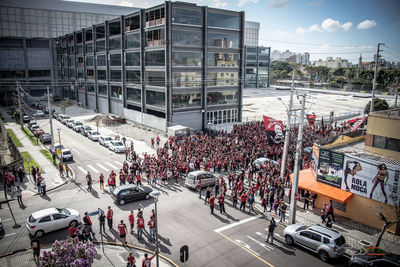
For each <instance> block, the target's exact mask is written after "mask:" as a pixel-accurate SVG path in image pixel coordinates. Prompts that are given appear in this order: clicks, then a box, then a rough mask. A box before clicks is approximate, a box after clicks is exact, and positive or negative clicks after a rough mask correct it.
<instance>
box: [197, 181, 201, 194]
mask: <svg viewBox="0 0 400 267" xmlns="http://www.w3.org/2000/svg"><path fill="white" fill-rule="evenodd" d="M197 190H199V198H200V199H201V180H199V182H198V183H197Z"/></svg>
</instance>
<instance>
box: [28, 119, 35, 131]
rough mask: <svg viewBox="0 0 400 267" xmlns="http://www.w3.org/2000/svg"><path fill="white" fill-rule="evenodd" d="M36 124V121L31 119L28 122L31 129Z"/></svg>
mask: <svg viewBox="0 0 400 267" xmlns="http://www.w3.org/2000/svg"><path fill="white" fill-rule="evenodd" d="M34 125H37V123H36V121H31V122H29V123H28V129H29V130H30V131H32V130H31V129H32V127H33V126H34Z"/></svg>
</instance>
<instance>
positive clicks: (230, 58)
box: [208, 52, 239, 67]
mask: <svg viewBox="0 0 400 267" xmlns="http://www.w3.org/2000/svg"><path fill="white" fill-rule="evenodd" d="M238 64H239V54H237V53H214V52H213V53H208V66H215V67H238Z"/></svg>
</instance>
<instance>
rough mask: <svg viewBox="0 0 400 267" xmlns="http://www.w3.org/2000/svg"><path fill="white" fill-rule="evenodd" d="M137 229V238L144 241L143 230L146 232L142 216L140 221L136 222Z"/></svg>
mask: <svg viewBox="0 0 400 267" xmlns="http://www.w3.org/2000/svg"><path fill="white" fill-rule="evenodd" d="M136 227H137V238H138V239H142V235H143V230H144V219H143V217H142V216H138V219H137V222H136Z"/></svg>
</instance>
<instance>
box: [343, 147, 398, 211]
mask: <svg viewBox="0 0 400 267" xmlns="http://www.w3.org/2000/svg"><path fill="white" fill-rule="evenodd" d="M399 174H400V166H394V165H390V164H385V163H382V162H377V161H372V160H367V159H363V158H360V157H357V156H353V155H346V156H345V158H344V171H343V181H342V186H341V189H342V190H347V191H349V192H352V193H354V194H357V195H360V196H363V197H367V198H372V199H374V200H377V201H380V202H383V203H387V204H390V205H395V204H396V205H399V199H400V190H399V189H400V188H399V186H400V184H399V182H400V181H399Z"/></svg>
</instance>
